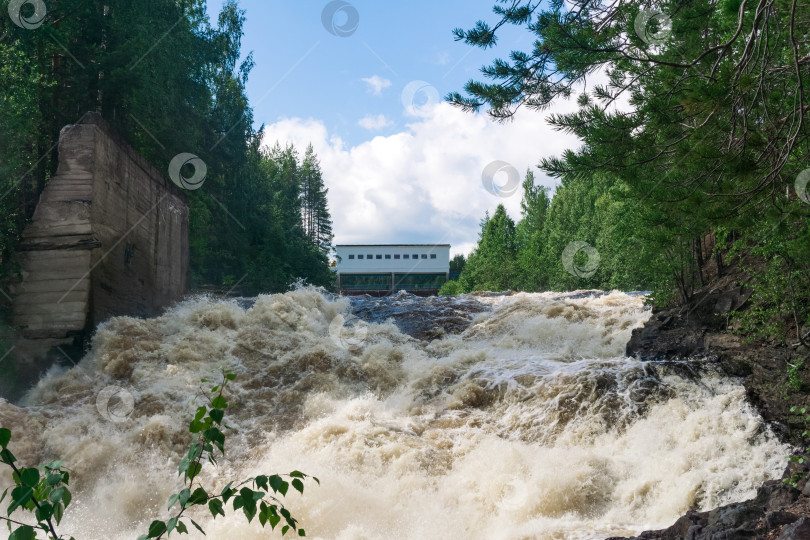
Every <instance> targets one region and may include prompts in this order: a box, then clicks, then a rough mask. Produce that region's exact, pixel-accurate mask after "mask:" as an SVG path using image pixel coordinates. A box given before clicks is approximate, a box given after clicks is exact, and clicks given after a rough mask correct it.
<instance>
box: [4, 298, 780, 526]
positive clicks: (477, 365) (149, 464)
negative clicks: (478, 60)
mask: <svg viewBox="0 0 810 540" xmlns="http://www.w3.org/2000/svg"><path fill="white" fill-rule="evenodd" d="M398 301H400V300H397V299H391V300H383V301H379V300H376V301H375V302H378V303H380V302H394V303H396V302H398ZM435 301H436V299H421V300H419V299H414V298H411V299H410V300H408V302H410V304H408V303H407V302H406V303H405V304H403V305H402V306H400V307H399V308H398V309H400V311H402V310H407V309H408V305H417V304H420V303H421V304H420V305H423V306H424V307H425V308H426V309H428V310H429V309H431V306H432V305H433V304H431V302H435ZM368 302H371V301H370V300H369V301H368ZM448 303H449V304H448ZM445 304H446V305H445V308H446V307H447V305H450V306H451V307H452V306H454V305H456V306H457V307H458V309H459V311H460V312H461V313H462V314H463V313H469V319H472V322H471V324H469V327H468V328H466V329H464V330H463V331H460V333H450V332H448V333H445V334H444V335H440V337H438V338H437V339H432V340H420V339H416V338H413V337H411V336H409V335H407V334H405V333H403V332H402V331H400V329H399V328H398V327H397V326H396V325H395V324H394V323H393V322H391V321H386V320H381V321H377V322H371V323H370V324H368V325H367V326H365V325H364V324H359V323H358V324H355V325H354V326H351V327H348V328H345V329H343V328H344V327H343V326H341V324H340V323H341V322H342V321H343V320H344V319H350V318H351V316H352V315H351V314H352V311H353V310H354V311H357V310H358V309H360V308H362V307H363V302H359V303H358V302H357V301H355V303H354V305H353V304H352V303H350V301H349V299H346V298H332V297H330V296H329V295H325V294H321V293H320V292H318V291H317V290H314V289H311V288H300V289H297V290H294V291H292V292H289V293H286V294H278V295H262V296H259V297H257V298H256V299H255V301H250V302H239V301H236V300H213V299H210V298H194V299H190V300H188V301H185V302H184V303H182V304H180V305H178V306H177V307H175V308H174V309H172V310H170V311H168V312H167V313H165V314H164V315H163V316H161V317H157V318H153V319H146V320H144V319H136V318H129V317H118V318H114V319H111V320H110V321H108V322H107V323H105V324H103V325H101V326H100V327H99V328H98V330H97V332H96V335H95V337H94V340H93V346H92V350H91V351H90V352H89V353H88V354H87V356H86V357H85V358H84V359H83V360H82V361H81V362H80V363H79V364H78V365H77V366H76V367H73V368H72V369H69V370H67V369H65V368H54V369H52V370H51V372H49V373H48V375H47V376H46V377H45V378H44V379H43V380H42V381H40V383H39V384H38V385H37V386H36V387H35V388H33V389H32V390H31V391H30V392H29V393H28V394H27V395H26V397H25V399H24V400H23V402H22V403H21V404H19V405H18V406H15V405H11V404H9V403H5V402H3V401H2V400H0V425H2V426H3V427H8V428H10V429H11V430H12V431H13V433H14V438H13V440H12V444H11V448H12V450H13V451H14V453H15V454H16V455H17V457H18V458H19V459H20V461H21V462H22V463H24V464H25V465H28V466H31V465H35V464H38V463H41V462H47V461H48V460H51V459H57V458H58V459H63V460H64V461H65V463H66V465H67V466H68V467H69V468H70V469H71V470H72V471H73V473H72V476H71V478H72V481H71V487H72V491H73V504H72V505H71V507H70V508H69V509H68V511H67V513H66V517H65V520H64V521H63V522H62V526H61V527H60V528H59V531H60V532H62V533H64V534H70V535H73V536H75V537H76V538H77V539H78V540H96V539H98V540H118V539H127V540H131V539H132V538H135V537H137V536H138V535H140V534H143V533H145V532H146V530H147V528H148V524H149V523H150V522H151V521H152V520H153V519H166V518H167V517H168V514H167V512H166V501H167V499H168V498H169V496H170V495H171V494H172V493H175V492H177V491H179V489H181V487H182V485H181V482H180V481H179V479H178V477H177V474H176V470H177V469H176V468H177V464H178V462H179V460H180V458H181V455H182V454H184V453H185V452H186V450H187V448H188V444H189V442H190V435H189V433H188V431H187V426H188V422H189V420H190V419H191V416H192V415H193V411H194V408H195V405H194V401H193V398H194V396H195V394H196V393H198V392H199V381H200V379H201V378H203V377H209V376H210V375H211V372H212V370H215V369H216V368H217V367H218V366H224V367H227V368H229V369H232V370H234V371H235V372H236V373H237V374H238V378H237V379H236V381H234V383H233V386H232V390H231V393H230V395H229V398H230V401H231V403H232V408H230V409H228V411H227V415H226V423H227V424H228V425H230V426H231V427H233V430H231V431H230V432H228V433H226V434H227V436H228V442H227V444H226V450H227V455H226V457H225V459H223V460H221V462H220V468H219V469H213V468H212V467H211V466H210V465H206V467H204V469H203V471H204V472H203V475H202V476H203V478H204V482H205V483H206V485H209V486H216V487H218V488H221V487H222V486H224V484H226V483H227V482H228V481H230V480H232V479H237V478H245V477H249V476H253V475H255V474H260V473H275V472H282V473H283V472H289V471H292V470H295V469H298V470H301V471H304V472H306V473H307V474H311V475H315V476H317V477H319V478H320V480H321V486H320V487H318V486H317V485H315V484H314V483H311V482H308V483H307V486H306V490H305V492H304V495H303V496H301V495H299V494H297V493H293V492H292V490H291V492H290V493H289V494H288V497H287V498H286V501H285V502H286V504H287V505H288V507H289V508H290V510H291V511H292V512H293V515H294V516H296V517H298V518H299V519H300V524H301V526H302V527H304V528H305V529H306V530H307V534H308V536H309V537H311V538H329V539H341V540H360V539H369V540H371V539H393V538H396V539H400V538H401V539H425V538H441V539H478V538H480V539H517V538H520V539H529V538H532V539H534V538H537V539H550V538H582V539H585V538H604V537H606V536H611V535H630V534H632V533H635V532H639V531H641V530H645V529H653V528H661V527H665V526H669V525H670V524H671V523H672V522H673V521H674V520H675V519H676V518H677V517H678V516H680V515H681V514H683V513H684V512H686V511H687V510H689V509H691V508H695V509H698V510H707V509H709V508H713V507H715V506H718V505H723V504H727V503H731V502H737V501H742V500H745V499H747V498H750V497H752V496H753V495H754V494H755V492H756V488H757V487H758V486H759V485H760V484H761V483H762V482H763V481H765V480H769V479H772V478H776V477H778V476H779V475H780V473H781V472H782V470H783V468H784V466H785V463H786V455H787V454H788V453H789V448H788V447H787V446H785V445H783V444H781V443H779V441H778V440H777V438H776V437H775V436H774V435H773V433H772V432H771V431H770V430H769V429H768V427H767V426H766V425H765V424H764V423H763V421H762V419H761V418H760V417H759V416H758V415H757V413H756V412H755V411H754V410H753V409H752V407H751V406H750V405H749V404H747V403H746V402H745V399H744V397H745V391H744V389H743V387H742V386H741V385H740V384H738V383H736V382H734V381H730V380H728V379H724V378H722V377H720V376H718V375H717V374H714V373H713V372H712V371H711V370H710V369H700V370H697V369H696V368H694V367H693V366H691V365H688V364H679V363H667V364H653V363H642V362H639V361H637V360H635V359H631V358H626V357H624V356H623V353H624V347H625V344H626V343H627V341H628V340H629V338H630V333H631V331H632V330H633V329H634V328H636V327H639V326H641V325H642V324H643V323H644V321H645V320H646V319H647V318H648V317H649V313H650V312H649V310H647V309H645V307H644V305H643V297H642V296H639V295H628V294H624V293H619V292H613V293H609V294H597V295H582V294H579V295H577V294H571V293H564V294H560V293H539V294H522V293H521V294H517V295H512V296H495V297H472V296H462V297H459V298H457V299H453V300H445ZM473 304H474V305H476V306H478V308H477V309H467V308H466V307H465V306H472V305H473ZM379 305H382V304H379ZM366 308H368V305H366ZM361 310H362V309H361ZM335 321H337V326H336V323H335ZM336 328H337V329H338V331H337V333H336V332H335V329H336ZM330 329H331V330H330ZM440 334H441V333H440ZM110 387H119V388H120V390H117V393H116V394H115V395H116V396H118V397H117V398H115V399H111V400H110V401H109V402H108V401H107V399H106V398H105V399H100V398H99V396H100V395H101V396H105V395H106V396H107V397H109V394H110V392H111V390H110V389H109V388H110ZM112 391H113V392H116V390H115V389H113V390H112ZM105 393H106V394H105ZM128 399H129V401H128ZM100 404H101V405H104V406H106V407H109V410H105V409H103V408H101V407H100ZM105 404H106V405H105ZM0 474H2V476H0V491H1V490H2V489H4V488H5V487H6V486H7V485H8V484H9V483H10V477H9V475H8V473H7V471H2V472H0ZM217 491H219V490H217ZM15 516H16V517H22V516H23V514H22V513H17V514H15ZM192 517H193V518H195V520H196V521H198V522H199V523H200V524H201V525H202V526H203V527H204V528H205V529H206V532H207V533H208V538H215V539H220V538H221V539H253V538H268V537H270V538H272V537H280V534H279V533H278V532H275V533H271V532H270V531H269V528H268V529H262V528H261V527H260V526H259V524H258V520H254V523H253V524H248V523H247V522H246V521H245V519H244V516H243V515H242V514H241V513H239V514H237V513H236V512H233V510H230V511H229V512H228V515H227V517H225V518H222V517H220V518H218V519H217V520H215V521H214V520H212V519H210V517H209V518H206V517H205V514H203V513H197V514H192ZM2 530H3V533H4V532H5V527H4V528H3V529H2ZM3 533H0V534H3ZM195 535H196V536H195ZM198 537H199V538H203V537H202V536H201V535H199V534H198V533H196V531H194V534H192V535H191V538H198Z"/></svg>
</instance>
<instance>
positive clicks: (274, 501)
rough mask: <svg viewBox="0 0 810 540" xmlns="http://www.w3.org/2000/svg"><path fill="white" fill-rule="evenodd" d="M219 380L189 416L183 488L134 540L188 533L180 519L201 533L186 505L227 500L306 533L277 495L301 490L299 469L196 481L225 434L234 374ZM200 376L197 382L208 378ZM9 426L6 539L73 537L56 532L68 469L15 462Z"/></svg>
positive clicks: (0, 445) (0, 438)
mask: <svg viewBox="0 0 810 540" xmlns="http://www.w3.org/2000/svg"><path fill="white" fill-rule="evenodd" d="M221 376H222V380H221V382H219V383H218V384H216V385H215V386H213V387H212V388H210V389H209V390H208V391H207V392H205V393H204V394H203V397H204V399H205V402H206V403H205V404H204V405H201V406H200V407H198V408H197V411H196V414H195V415H194V419H193V420H192V421H191V422H190V423H189V432H190V433H192V434H193V435H194V439H193V442H192V443H191V445H190V446H189V450H188V453H187V454H186V455H185V456H184V457H183V459H182V460H181V461H180V465H179V467H178V474H180V475H182V476H183V484H184V486H185V487H184V488H183V489H182V490H181V491H179V492H178V493H175V494H173V495H172V496H171V497H169V501H168V510H169V511H170V512H173V513H172V516H171V518H169V519H168V520H167V521H161V520H155V521H153V522H152V523H151V524H150V525H149V530H148V532H147V533H146V534H143V535H141V536H140V537H139V538H138V540H147V539H150V538H157V539H160V538H164V537H168V536H169V535H171V533H173V532H177V533H178V534H180V533H188V527H187V526H186V523H185V522H184V521H183V520H184V519H187V520H188V521H189V522H191V525H192V526H193V527H195V528H196V529H197V530H199V531H200V532H201V533H203V534H205V531H204V530H203V528H202V527H201V526H200V525H199V524H198V523H197V522H196V521H194V520H193V519H191V517H189V516H188V515H187V513H188V511H189V510H192V509H197V507H200V508H201V509H203V510H204V511H208V512H210V513H211V516H212V517H213V518H214V519H216V517H217V516H218V515H222V516H224V515H225V511H226V507H227V505H228V504H229V503H230V504H231V506H232V508H233V510H235V511H240V510H241V511H242V513H244V515H245V517H246V518H247V520H248V522H251V521H253V519H254V518H256V517H258V519H259V523H260V524H261V525H262V527H265V526H266V525H267V524H268V523H269V524H270V528H271V529H275V528H276V526H278V525H281V534H282V535H285V534H287V532H289V531H290V530H292V531H294V532H297V533H298V536H306V531H305V530H304V529H302V528H299V527H298V520H297V519H295V518H294V517H293V516H292V514H291V513H290V511H289V510H288V509H287V508H285V506H284V504H283V503H282V502H281V500H280V499H279V497H284V496H286V495H287V492H288V491H289V488H290V486H292V488H293V489H295V490H296V491H298V492H299V493H301V494H303V493H304V481H305V480H307V479H308V478H312V480H314V481H315V482H316V483H318V484H320V481H319V480H318V479H317V478H315V477H314V476H313V477H310V476H309V475H306V474H304V473H302V472H300V471H292V472H291V473H289V474H286V475H278V474H272V475H259V476H255V477H252V478H248V479H245V480H242V481H232V482H229V483H228V484H227V485H225V486H224V487H223V488H222V489H219V490H216V491H211V492H209V491H208V490H206V488H205V487H203V485H202V482H200V473H201V472H202V468H203V462H205V461H207V462H209V463H210V464H211V465H214V466H216V465H217V458H218V457H221V456H223V455H225V440H226V437H225V433H224V431H223V430H227V429H229V428H228V426H226V425H225V424H224V423H223V420H224V417H225V410H226V409H227V408H228V401H227V399H226V398H225V394H224V393H225V388H226V387H227V386H228V384H229V383H230V382H231V381H233V380H234V379H235V378H236V375H235V374H234V373H233V372H231V371H228V370H225V369H222V370H221ZM208 382H209V381H208V380H206V379H203V380H202V383H203V384H206V383H208ZM10 441H11V431H10V430H9V429H6V428H0V463H2V464H4V465H7V466H9V467H10V468H11V470H12V478H13V480H14V487H13V488H12V487H10V488H8V489H6V490H5V491H4V492H3V494H2V495H0V504H2V502H3V501H4V500H5V499H6V497H7V496H9V495H10V504H9V506H8V509H7V510H6V516H2V515H0V521H5V522H6V524H7V525H8V530H9V540H34V539H36V538H37V534H38V533H44V534H45V537H46V538H48V539H50V540H75V539H74V538H73V537H72V536H68V537H65V536H60V535H59V534H58V533H57V531H56V526H57V525H59V523H60V522H61V521H62V517H63V515H64V513H65V509H67V507H68V506H69V505H70V502H71V497H72V496H71V493H70V491H69V490H68V487H67V486H68V483H69V481H70V473H69V472H68V470H67V469H65V468H64V467H63V465H62V462H61V461H52V462H51V463H48V464H47V465H42V466H41V467H39V468H35V467H34V468H24V467H19V466H18V465H17V458H16V457H14V454H12V453H11V451H10V450H9V449H8V444H9V442H10ZM18 511H28V512H30V513H33V515H34V518H35V520H36V524H30V523H27V522H26V521H25V519H24V518H16V516H15V517H12V514H14V513H15V512H18Z"/></svg>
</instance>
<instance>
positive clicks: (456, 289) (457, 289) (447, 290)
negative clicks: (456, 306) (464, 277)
mask: <svg viewBox="0 0 810 540" xmlns="http://www.w3.org/2000/svg"><path fill="white" fill-rule="evenodd" d="M462 292H464V291H463V290H462V289H461V284H460V283H459V281H458V280H457V279H451V280H450V281H448V282H447V283H445V284H444V285H442V288H441V289H439V294H440V295H456V294H461V293H462Z"/></svg>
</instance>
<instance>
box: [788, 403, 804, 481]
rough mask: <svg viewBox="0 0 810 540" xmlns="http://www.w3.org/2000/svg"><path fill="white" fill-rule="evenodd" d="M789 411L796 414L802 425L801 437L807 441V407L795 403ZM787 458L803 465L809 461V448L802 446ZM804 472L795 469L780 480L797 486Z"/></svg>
mask: <svg viewBox="0 0 810 540" xmlns="http://www.w3.org/2000/svg"><path fill="white" fill-rule="evenodd" d="M790 412H791V413H792V414H794V415H798V416H799V418H798V420H799V422H800V423H801V424H802V425H803V426H804V431H802V435H801V436H802V439H804V440H805V441H807V438H808V436H810V430H808V427H807V426H808V424H810V414H808V412H810V411H808V409H807V408H806V407H801V408H799V407H796V406H795V405H794V406H793V407H791V408H790ZM788 459H790V461H792V462H794V463H798V464H799V465H804V464H805V463H810V448H808V447H807V446H805V447H804V450H802V451H800V452H798V453H797V454H794V455H792V456H790V457H789V458H788ZM806 476H807V475H806V474H805V473H804V472H802V471H795V472H794V473H793V474H791V475H790V476H789V477H787V478H783V479H782V482H784V483H785V484H788V485H790V486H793V487H798V485H799V482H800V481H801V480H802V479H804V478H806Z"/></svg>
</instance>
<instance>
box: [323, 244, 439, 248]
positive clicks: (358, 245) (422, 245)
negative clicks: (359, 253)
mask: <svg viewBox="0 0 810 540" xmlns="http://www.w3.org/2000/svg"><path fill="white" fill-rule="evenodd" d="M335 247H336V248H339V247H450V244H337V245H336V246H335Z"/></svg>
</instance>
